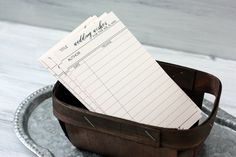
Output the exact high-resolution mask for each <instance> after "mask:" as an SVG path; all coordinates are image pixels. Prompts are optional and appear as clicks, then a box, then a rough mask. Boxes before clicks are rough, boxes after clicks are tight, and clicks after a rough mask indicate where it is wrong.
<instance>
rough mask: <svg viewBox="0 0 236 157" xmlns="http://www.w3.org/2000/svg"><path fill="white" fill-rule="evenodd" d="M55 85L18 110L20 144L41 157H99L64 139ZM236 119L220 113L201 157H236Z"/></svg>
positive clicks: (31, 97) (207, 105)
mask: <svg viewBox="0 0 236 157" xmlns="http://www.w3.org/2000/svg"><path fill="white" fill-rule="evenodd" d="M52 88H53V86H52V85H49V86H46V87H44V88H42V89H39V90H37V91H35V92H34V93H32V94H31V95H29V96H28V97H27V98H26V99H25V100H24V101H23V102H22V103H21V104H20V105H19V107H18V108H17V111H16V113H15V118H14V125H15V133H16V135H17V137H18V138H19V140H20V141H21V142H22V143H23V144H24V145H25V146H26V147H27V148H28V149H30V150H31V151H32V152H34V153H35V154H36V155H37V156H39V157H62V156H63V157H98V156H99V155H96V154H95V153H91V152H86V151H82V150H79V149H77V148H75V147H74V146H73V145H72V144H71V143H70V142H69V141H68V139H67V138H66V137H65V135H64V133H63V131H62V129H61V127H60V125H59V123H58V121H57V119H56V118H55V117H54V116H53V114H52V99H51V93H52ZM211 107H212V103H210V102H209V101H207V100H204V106H203V111H204V112H205V113H206V116H205V118H206V117H207V114H209V113H210V110H211ZM235 130H236V118H235V117H233V116H231V115H229V114H228V113H226V112H224V111H223V110H221V109H220V110H219V112H218V116H217V118H216V122H215V125H214V127H213V129H212V131H211V134H210V135H209V137H208V138H207V140H206V141H205V143H204V145H203V147H202V149H201V150H200V152H199V157H210V156H211V157H212V156H214V157H222V156H224V157H226V156H227V157H235V156H236V131H235Z"/></svg>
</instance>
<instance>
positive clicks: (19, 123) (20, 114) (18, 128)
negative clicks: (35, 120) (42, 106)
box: [14, 85, 53, 157]
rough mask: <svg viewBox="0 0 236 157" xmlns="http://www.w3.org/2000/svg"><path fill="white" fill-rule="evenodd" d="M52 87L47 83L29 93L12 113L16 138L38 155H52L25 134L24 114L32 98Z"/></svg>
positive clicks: (41, 156) (42, 156)
mask: <svg viewBox="0 0 236 157" xmlns="http://www.w3.org/2000/svg"><path fill="white" fill-rule="evenodd" d="M52 88H53V85H48V86H46V87H43V88H41V89H39V90H36V91H35V92H33V93H32V94H30V95H29V96H28V97H27V98H26V99H24V100H23V101H22V102H21V103H20V105H19V106H18V108H17V110H16V112H15V115H14V131H15V133H16V136H17V138H18V139H19V140H20V141H21V142H22V143H23V144H24V145H25V146H26V147H27V148H28V149H29V150H31V151H32V152H33V153H34V154H36V155H37V156H38V157H45V156H47V157H53V155H52V153H51V152H50V151H49V150H48V149H46V148H43V147H41V146H39V145H38V144H36V143H35V142H34V141H33V140H32V139H31V137H30V136H29V135H28V134H27V128H25V127H24V116H25V113H26V111H27V109H28V107H29V106H30V105H31V103H30V102H32V100H34V99H35V98H37V97H38V96H40V95H41V94H44V93H47V92H51V91H52ZM36 105H37V104H36Z"/></svg>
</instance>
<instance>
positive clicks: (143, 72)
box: [40, 12, 201, 129]
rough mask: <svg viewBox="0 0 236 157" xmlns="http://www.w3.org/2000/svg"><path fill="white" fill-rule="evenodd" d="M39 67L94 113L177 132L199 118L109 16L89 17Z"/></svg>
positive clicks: (135, 42)
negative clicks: (175, 129)
mask: <svg viewBox="0 0 236 157" xmlns="http://www.w3.org/2000/svg"><path fill="white" fill-rule="evenodd" d="M40 62H41V63H42V65H43V66H44V67H45V68H47V69H48V70H49V71H50V72H51V73H52V74H53V75H54V76H55V77H56V78H57V79H58V80H59V81H60V82H61V83H62V84H63V85H64V86H65V87H66V88H67V89H68V90H69V91H70V92H71V93H72V94H73V95H74V96H75V97H76V98H78V100H79V101H80V102H82V103H83V104H84V105H85V106H86V107H87V108H88V109H89V110H90V111H92V112H97V113H102V114H107V115H110V116H115V117H119V118H123V119H128V120H132V121H136V122H139V123H144V124H149V125H154V126H160V127H167V128H179V129H188V128H190V127H191V126H192V125H193V124H194V123H195V122H196V121H198V120H199V119H200V117H201V110H200V109H199V108H198V107H197V106H196V105H195V104H194V103H193V101H192V100H191V99H190V98H189V97H188V96H187V95H186V94H185V93H184V92H183V91H182V90H181V89H180V88H179V87H178V85H177V84H176V83H175V82H174V81H173V80H172V79H171V78H170V77H169V76H168V75H167V74H166V73H165V71H164V70H163V69H162V68H161V67H160V65H159V64H157V63H156V61H155V59H154V58H153V57H152V56H151V55H150V54H149V53H148V52H147V51H146V50H145V49H144V48H143V46H142V45H141V44H140V42H139V41H138V40H137V39H136V38H135V37H134V36H133V35H132V33H131V32H130V31H129V30H128V29H127V28H126V26H125V25H124V24H123V23H122V22H121V21H120V19H118V18H117V17H116V16H115V14H114V13H113V12H110V13H104V14H103V15H101V16H100V17H96V16H93V17H90V18H88V19H87V20H86V21H85V22H84V23H82V24H81V25H80V26H79V27H78V28H76V29H75V30H74V31H72V32H71V33H70V34H69V35H68V36H66V37H65V38H64V39H62V40H61V41H60V42H59V43H57V44H56V45H55V46H54V47H52V48H51V49H50V50H48V52H47V53H46V54H44V55H43V56H41V57H40Z"/></svg>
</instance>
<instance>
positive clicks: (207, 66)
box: [0, 22, 236, 157]
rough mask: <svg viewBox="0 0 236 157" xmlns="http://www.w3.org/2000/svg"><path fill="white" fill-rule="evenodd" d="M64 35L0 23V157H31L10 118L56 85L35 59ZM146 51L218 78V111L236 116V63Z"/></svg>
mask: <svg viewBox="0 0 236 157" xmlns="http://www.w3.org/2000/svg"><path fill="white" fill-rule="evenodd" d="M65 34H67V32H63V31H58V30H52V29H45V28H39V27H32V26H27V25H21V24H16V23H7V22H0V56H1V57H0V85H1V86H0V127H1V129H0V139H1V140H0V156H4V157H5V156H19V157H21V156H22V157H23V156H33V154H32V153H31V152H30V151H28V150H27V149H26V148H25V147H24V146H23V145H22V144H21V143H20V142H19V141H18V139H17V138H16V136H15V134H14V131H13V124H12V120H13V115H14V112H15V110H16V108H17V106H18V105H19V103H20V102H21V101H22V100H23V99H24V98H25V97H27V95H29V94H30V93H32V92H33V91H35V90H37V89H38V88H41V87H43V86H45V85H48V84H52V83H54V82H55V81H56V80H55V79H54V78H53V76H51V74H50V73H49V72H47V71H46V69H44V68H43V67H42V66H40V64H39V63H38V61H37V59H38V58H39V56H40V55H41V54H43V53H45V51H46V50H47V49H48V48H50V47H51V46H52V45H53V44H54V43H56V42H57V41H58V40H59V39H61V38H62V37H63V36H64V35H65ZM199 46H200V45H199ZM145 47H146V49H147V50H148V51H149V52H151V53H152V54H153V56H155V58H156V59H158V60H161V61H166V62H170V63H174V64H180V65H184V66H188V67H192V68H196V69H200V70H203V71H207V72H209V73H212V74H214V75H216V76H218V77H219V78H220V79H221V81H222V84H223V93H222V98H221V108H223V109H225V110H226V111H228V112H229V113H231V114H233V115H236V99H235V96H236V94H235V93H236V85H235V84H234V81H235V80H236V61H231V60H224V59H220V58H212V57H208V56H203V55H193V54H190V53H184V52H178V51H173V50H167V49H162V48H156V47H150V46H145Z"/></svg>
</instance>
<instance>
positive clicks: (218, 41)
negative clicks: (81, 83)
mask: <svg viewBox="0 0 236 157" xmlns="http://www.w3.org/2000/svg"><path fill="white" fill-rule="evenodd" d="M105 11H114V12H115V13H116V14H117V15H118V17H120V18H121V20H122V21H124V23H125V24H126V25H127V26H128V28H129V29H130V30H131V32H133V33H134V34H135V36H136V37H137V38H138V39H139V40H140V41H141V42H143V43H144V44H148V45H153V46H158V47H163V48H170V49H175V50H181V51H185V52H192V53H201V54H206V55H211V56H220V57H223V58H228V59H236V1H235V0H205V1H203V0H178V1H176V0H129V1H124V0H123V1H122V0H86V1H83V0H66V1H64V0H21V1H18V0H0V19H1V20H7V21H16V22H20V23H26V24H30V25H36V26H43V27H49V28H56V29H61V30H72V29H73V28H75V27H76V26H78V25H79V24H80V23H81V22H82V21H84V20H85V19H86V18H87V17H89V16H91V15H94V14H96V15H100V14H101V13H103V12H105Z"/></svg>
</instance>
